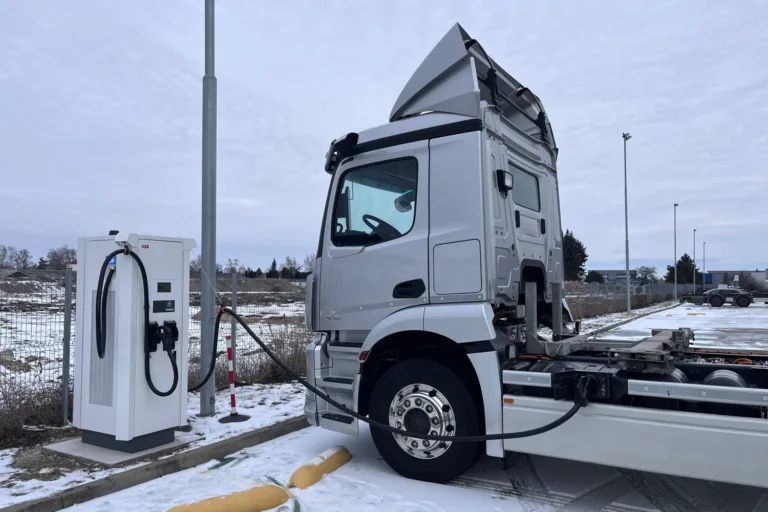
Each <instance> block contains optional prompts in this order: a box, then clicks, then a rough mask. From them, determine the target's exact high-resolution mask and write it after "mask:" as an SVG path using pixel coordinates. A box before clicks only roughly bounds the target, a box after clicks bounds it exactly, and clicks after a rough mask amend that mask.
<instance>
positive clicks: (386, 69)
mask: <svg viewBox="0 0 768 512" xmlns="http://www.w3.org/2000/svg"><path fill="white" fill-rule="evenodd" d="M203 5H204V3H203V1H202V0H195V1H193V0H163V1H157V0H108V1H101V2H97V1H95V0H88V1H86V0H67V1H66V2H54V1H51V0H24V1H21V0H17V1H14V0H2V1H0V113H2V121H1V122H0V178H1V179H0V244H5V245H14V246H17V247H18V248H22V247H27V248H29V249H30V250H32V252H33V254H34V256H35V258H37V257H39V256H41V255H43V254H44V253H45V252H46V251H47V249H48V248H49V247H52V246H58V245H60V244H65V243H66V244H69V245H70V246H74V245H76V240H77V237H79V236H92V235H100V234H105V233H107V232H108V230H110V229H120V230H121V231H132V232H139V233H154V234H160V235H168V236H190V237H194V238H195V239H196V240H197V241H198V244H199V242H200V223H201V220H200V211H201V208H200V202H201V102H202V100H201V96H202V75H203V71H204V68H203V35H204V31H203ZM767 5H768V4H766V3H765V2H759V1H746V0H741V1H739V2H715V1H706V2H705V1H693V0H688V1H682V0H681V1H677V2H671V1H667V2H663V1H655V2H607V1H606V2H590V1H581V2H569V1H550V2H516V1H515V2H513V1H508V0H498V1H493V2H491V1H487V2H480V1H476V0H473V1H471V2H468V1H461V2H459V1H453V2H450V1H440V2H437V1H434V0H430V1H418V0H399V1H387V2H384V1H375V2H374V1H366V2H341V1H322V2H318V1H309V0H308V1H304V2H298V1H291V2H266V1H254V0H239V1H238V0H226V1H219V2H218V4H217V11H216V15H217V19H216V28H217V33H216V39H217V48H216V52H217V63H216V74H217V77H218V87H219V90H218V94H219V95H218V98H219V102H218V105H219V120H218V249H217V251H218V260H219V261H221V262H225V261H226V258H227V257H234V258H239V259H240V260H241V262H242V263H245V264H249V265H251V266H253V267H254V268H255V267H256V266H262V267H264V266H266V265H268V264H269V262H270V261H271V259H272V258H273V257H275V258H277V260H278V262H280V261H282V260H283V259H284V258H285V256H286V255H291V256H293V257H295V258H296V259H298V261H299V262H301V261H303V259H304V256H305V255H306V254H307V253H310V252H312V251H313V250H314V249H315V247H316V244H317V234H318V230H319V227H320V222H321V219H320V215H321V213H322V207H323V202H324V200H325V194H326V188H327V185H328V181H329V178H328V176H327V175H326V174H325V172H324V171H323V169H322V167H323V163H324V157H325V153H326V150H327V147H328V143H329V142H330V141H331V139H333V138H335V137H337V136H339V135H342V134H345V133H347V132H349V131H356V130H363V129H365V128H368V127H370V126H373V125H378V124H382V123H384V122H386V121H387V118H388V114H389V111H390V109H391V107H392V104H393V103H394V101H395V99H396V98H397V96H398V94H399V93H400V91H401V89H402V87H403V86H404V85H405V83H406V81H407V80H408V78H409V77H410V75H411V73H412V72H413V71H414V70H415V69H416V67H417V66H418V65H419V63H420V62H421V60H422V59H423V58H424V57H425V56H426V54H427V53H428V52H429V51H430V49H431V48H432V47H433V46H434V44H436V43H437V42H438V41H439V39H440V38H441V37H442V36H443V35H444V33H445V32H446V31H447V30H448V29H449V28H450V27H451V26H452V25H453V24H454V23H455V22H459V23H461V24H462V25H463V26H464V27H465V29H466V30H467V31H468V32H469V34H470V35H471V36H473V37H475V38H477V39H478V40H479V41H480V42H481V43H482V44H483V46H484V48H485V49H486V50H487V51H488V53H489V54H490V55H491V56H492V57H493V58H494V60H496V61H497V62H499V63H500V65H502V66H503V67H504V68H505V69H506V70H507V71H508V72H510V73H511V74H512V75H513V76H515V77H516V78H517V79H518V80H519V81H521V82H522V83H523V84H525V85H527V86H528V87H530V88H531V89H532V90H533V91H534V92H535V93H536V94H537V95H538V96H539V97H540V98H541V99H542V102H543V104H544V106H545V108H546V109H547V112H548V114H549V115H550V117H551V120H552V123H553V126H554V131H555V137H556V140H557V142H558V145H559V147H560V159H559V162H558V166H559V172H560V178H559V179H560V186H561V189H560V190H561V204H562V216H563V228H564V229H571V230H572V231H573V232H574V234H575V235H576V236H577V237H578V238H579V239H581V240H582V241H583V242H584V244H585V245H586V246H587V251H588V253H589V255H590V258H589V261H588V264H587V267H588V268H615V267H617V268H623V266H624V195H623V194H624V192H623V160H622V158H623V157H622V139H621V134H622V132H630V133H631V134H632V139H631V140H630V141H629V143H628V154H629V157H628V166H629V231H630V257H631V265H632V267H636V266H638V265H641V264H653V265H656V266H657V267H658V268H659V270H660V271H662V269H663V268H664V267H665V266H666V265H667V264H671V262H672V257H673V231H672V230H673V206H672V205H673V203H674V202H677V203H679V204H680V206H679V208H678V224H677V227H678V244H677V245H678V256H679V255H680V254H682V253H683V252H684V251H685V252H689V253H691V252H692V251H693V229H694V228H697V229H698V232H697V238H696V240H697V251H696V252H697V260H699V261H701V249H702V242H703V241H705V240H706V241H707V268H709V269H721V268H722V269H742V268H746V269H751V268H758V267H759V268H765V267H768V257H767V256H768V237H767V236H766V231H767V230H766V219H767V218H768V215H766V213H768V201H766V192H768V184H766V183H767V182H766V178H765V174H766V171H768V162H767V161H766V156H767V155H768V129H767V128H768V66H766V62H768V31H767V30H765V20H766V18H767V17H768V7H767ZM198 251H199V248H198ZM660 273H663V272H660Z"/></svg>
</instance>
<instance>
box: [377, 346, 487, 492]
mask: <svg viewBox="0 0 768 512" xmlns="http://www.w3.org/2000/svg"><path fill="white" fill-rule="evenodd" d="M369 414H370V417H371V419H373V420H376V421H379V422H381V423H384V424H388V425H391V426H393V427H395V428H400V429H404V430H412V431H415V432H418V433H424V434H433V433H434V435H451V433H453V435H458V436H467V435H478V434H480V433H481V432H480V422H479V414H478V408H477V404H476V401H475V398H474V397H473V396H472V393H471V392H470V390H469V388H468V387H467V385H466V384H465V383H464V380H462V379H461V378H460V377H459V375H457V374H456V373H455V372H454V371H452V370H451V369H449V368H448V367H446V366H444V365H442V364H439V363H436V362H434V361H429V360H426V359H409V360H405V361H402V362H400V363H397V364H395V365H394V366H393V367H391V368H390V369H389V370H387V371H386V372H385V373H384V374H383V375H382V376H381V377H379V379H378V380H377V382H376V385H375V386H374V388H373V391H372V393H371V400H370V404H369ZM371 437H372V438H373V442H374V444H375V445H376V449H377V450H378V452H379V454H380V455H381V456H382V458H383V459H384V461H385V462H386V463H387V464H388V465H389V466H390V467H391V468H392V469H393V470H395V471H396V472H397V473H399V474H400V475H402V476H404V477H406V478H411V479H414V480H423V481H428V482H436V483H443V482H447V481H449V480H452V479H454V478H456V477H458V476H461V475H462V474H464V473H465V472H466V471H467V470H468V469H469V468H470V467H472V465H474V463H475V462H476V461H477V459H478V455H479V454H480V450H481V448H482V447H483V446H484V443H437V442H434V441H422V440H420V439H412V438H410V439H404V438H403V436H399V435H397V436H396V435H394V434H391V433H389V432H385V431H383V430H381V429H377V428H375V427H372V428H371Z"/></svg>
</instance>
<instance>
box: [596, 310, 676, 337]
mask: <svg viewBox="0 0 768 512" xmlns="http://www.w3.org/2000/svg"><path fill="white" fill-rule="evenodd" d="M681 305H682V304H677V303H676V304H674V305H672V306H669V307H666V308H661V309H656V310H654V311H650V312H648V313H644V314H642V315H640V316H636V317H632V318H629V319H627V320H622V321H621V322H616V323H615V324H610V325H606V326H604V327H600V328H599V329H595V330H594V331H591V332H590V333H589V334H588V335H587V336H595V335H597V334H603V333H604V332H607V331H610V330H611V329H615V328H617V327H621V326H622V325H626V324H628V323H630V322H634V321H635V320H637V319H639V318H645V317H646V316H651V315H655V314H656V313H661V312H662V311H669V310H670V309H674V308H676V307H679V306H681ZM649 335H650V334H649Z"/></svg>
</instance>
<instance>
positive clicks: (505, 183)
mask: <svg viewBox="0 0 768 512" xmlns="http://www.w3.org/2000/svg"><path fill="white" fill-rule="evenodd" d="M496 182H497V183H498V185H499V191H500V192H502V193H504V194H506V193H507V192H509V191H510V190H512V186H513V185H514V183H515V178H514V176H512V173H511V172H509V171H505V170H504V169H496Z"/></svg>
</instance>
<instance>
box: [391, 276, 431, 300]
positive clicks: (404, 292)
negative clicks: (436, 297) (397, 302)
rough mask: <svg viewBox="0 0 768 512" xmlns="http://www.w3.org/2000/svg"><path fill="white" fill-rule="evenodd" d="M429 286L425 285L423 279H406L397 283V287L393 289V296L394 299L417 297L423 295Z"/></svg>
mask: <svg viewBox="0 0 768 512" xmlns="http://www.w3.org/2000/svg"><path fill="white" fill-rule="evenodd" d="M426 289H427V287H426V286H425V285H424V281H423V280H422V279H413V280H411V281H404V282H402V283H399V284H397V285H395V289H394V290H392V298H394V299H415V298H418V297H421V295H422V294H423V293H424V292H425V291H426Z"/></svg>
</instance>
